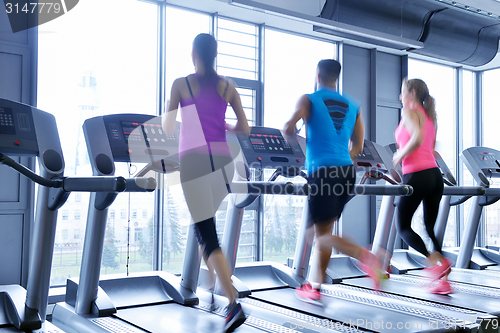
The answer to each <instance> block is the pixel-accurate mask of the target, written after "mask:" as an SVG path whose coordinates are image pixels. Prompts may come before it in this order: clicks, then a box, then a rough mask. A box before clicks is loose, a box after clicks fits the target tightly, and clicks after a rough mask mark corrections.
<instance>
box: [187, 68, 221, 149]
mask: <svg viewBox="0 0 500 333" xmlns="http://www.w3.org/2000/svg"><path fill="white" fill-rule="evenodd" d="M195 77H196V79H197V80H198V82H199V85H200V89H199V91H198V92H197V94H196V96H193V93H192V91H191V87H190V86H189V81H187V80H186V82H187V84H188V87H189V92H190V94H191V98H188V99H185V100H181V103H180V104H181V118H182V123H181V132H180V137H179V157H180V158H182V156H184V155H186V154H189V153H197V154H212V155H220V156H231V151H230V149H229V146H228V144H227V139H226V126H225V125H226V120H225V119H226V108H227V102H226V101H225V100H224V99H223V98H222V97H221V96H220V95H219V93H218V92H217V82H218V81H219V79H220V77H219V76H214V77H213V78H209V79H205V78H203V77H202V76H200V75H197V74H195Z"/></svg>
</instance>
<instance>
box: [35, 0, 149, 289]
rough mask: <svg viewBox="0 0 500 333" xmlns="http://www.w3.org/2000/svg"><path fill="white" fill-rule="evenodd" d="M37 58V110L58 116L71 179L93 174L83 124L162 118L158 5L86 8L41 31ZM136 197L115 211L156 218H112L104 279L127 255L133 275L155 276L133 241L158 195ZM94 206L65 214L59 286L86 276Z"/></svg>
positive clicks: (121, 0) (83, 204) (59, 238)
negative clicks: (101, 118)
mask: <svg viewBox="0 0 500 333" xmlns="http://www.w3.org/2000/svg"><path fill="white" fill-rule="evenodd" d="M96 8H99V10H96ZM110 13H112V14H110ZM38 58H39V59H38V107H39V108H40V109H42V110H44V111H47V112H50V113H52V114H54V115H55V117H56V120H57V124H58V128H59V135H60V138H61V142H62V146H63V153H64V158H65V163H66V168H65V175H66V176H90V175H91V174H92V171H91V167H90V164H89V160H88V157H87V150H86V145H85V139H84V137H83V133H82V129H81V128H82V124H83V121H84V120H85V119H87V118H90V117H94V116H98V115H105V114H112V113H131V112H132V113H146V114H156V113H157V110H156V99H157V98H156V96H157V94H156V77H157V6H156V5H152V4H148V3H144V2H140V1H135V0H108V1H104V2H103V1H99V0H88V1H83V2H81V3H79V4H78V6H77V7H75V9H73V10H72V11H71V12H70V13H69V14H68V15H64V16H62V17H60V18H58V19H57V20H53V21H51V22H49V23H47V24H44V25H42V26H40V27H39V51H38ZM140 168H141V166H140V165H136V166H134V167H133V169H140ZM115 174H116V175H121V176H125V177H128V176H129V172H128V170H127V167H126V166H124V165H117V170H116V173H115ZM131 198H132V200H129V198H128V195H127V194H121V195H119V196H118V197H117V199H116V200H115V202H114V204H113V205H112V206H111V207H112V208H111V209H110V210H111V211H117V212H122V211H124V212H131V211H132V210H133V209H139V208H140V209H144V208H145V207H151V208H149V209H148V211H149V212H151V214H149V215H148V216H146V217H141V218H135V219H133V221H132V220H131V221H128V220H127V219H123V220H122V219H119V217H120V215H118V216H115V215H114V214H111V215H109V216H108V223H107V230H106V242H105V250H104V253H105V255H104V258H103V261H102V273H103V274H104V273H119V272H125V270H126V261H127V250H128V251H129V252H130V264H129V269H130V270H131V271H144V270H150V269H151V264H150V263H151V261H152V260H151V254H150V253H146V252H145V251H141V243H140V239H141V238H140V237H138V238H137V241H136V240H135V239H134V235H135V232H136V231H137V232H141V230H144V229H141V228H145V227H147V226H148V223H149V221H150V220H152V219H153V215H152V212H153V211H154V210H153V204H154V201H153V200H154V195H153V194H151V193H149V194H131ZM88 202H89V194H88V193H82V194H81V195H75V194H72V195H71V196H70V198H69V199H68V201H67V203H66V204H65V206H64V208H63V210H64V211H67V212H68V214H59V218H58V226H57V232H56V244H55V251H54V259H53V268H52V276H51V284H53V285H54V284H64V283H65V282H66V279H67V278H68V277H77V276H79V274H80V262H81V251H82V246H83V239H84V237H83V233H84V230H85V226H86V221H87V211H88ZM125 214H126V215H128V214H127V213H125ZM117 217H118V218H117Z"/></svg>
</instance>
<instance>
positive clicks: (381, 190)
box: [353, 184, 413, 196]
mask: <svg viewBox="0 0 500 333" xmlns="http://www.w3.org/2000/svg"><path fill="white" fill-rule="evenodd" d="M412 193H413V187H411V186H410V185H390V186H387V185H371V184H366V185H362V184H357V185H355V186H354V193H353V194H355V195H402V196H409V195H412Z"/></svg>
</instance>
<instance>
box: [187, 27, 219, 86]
mask: <svg viewBox="0 0 500 333" xmlns="http://www.w3.org/2000/svg"><path fill="white" fill-rule="evenodd" d="M193 50H194V51H195V52H196V54H197V55H198V58H199V59H200V60H201V62H202V63H203V66H204V67H205V77H208V76H214V75H217V72H216V71H215V69H214V61H215V57H216V56H217V41H216V40H215V38H214V37H213V36H212V35H209V34H199V35H198V36H196V37H195V39H194V41H193Z"/></svg>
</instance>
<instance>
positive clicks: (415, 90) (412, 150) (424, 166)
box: [393, 78, 452, 294]
mask: <svg viewBox="0 0 500 333" xmlns="http://www.w3.org/2000/svg"><path fill="white" fill-rule="evenodd" d="M400 100H401V102H402V103H403V110H402V112H401V122H400V123H399V126H398V128H397V129H396V133H395V134H396V142H397V144H398V150H397V151H396V153H395V154H394V157H393V161H394V165H395V166H397V165H399V164H400V163H401V164H402V169H403V182H404V183H405V184H407V185H411V186H412V187H413V194H412V195H411V196H408V197H401V199H400V201H399V204H398V208H397V219H396V229H397V230H398V233H399V235H400V236H401V238H402V239H403V240H404V241H405V242H406V243H407V244H408V245H409V246H411V247H412V248H414V249H415V250H416V251H418V252H420V253H421V254H423V255H424V256H426V257H427V259H428V266H429V267H428V268H426V269H424V270H425V271H427V272H428V275H429V276H430V277H431V281H432V283H431V284H430V285H429V290H430V292H432V293H435V294H449V293H451V292H452V290H451V287H450V284H449V283H448V281H447V276H448V274H449V273H450V267H451V265H452V262H451V261H450V260H448V259H447V258H445V257H444V256H443V254H442V253H441V244H440V242H439V241H438V240H437V238H436V236H435V234H434V225H435V224H436V218H437V215H438V211H439V203H440V201H441V197H442V195H443V187H444V186H443V178H442V176H441V171H440V170H439V168H438V167H437V163H436V160H435V158H434V146H435V143H436V125H437V121H436V111H435V103H434V98H433V97H432V96H430V95H429V89H428V88H427V85H426V84H425V82H424V81H422V80H420V79H412V80H408V79H406V78H405V79H404V80H403V84H402V87H401V95H400ZM420 203H423V208H424V216H423V217H424V224H425V229H426V231H427V234H428V236H429V238H430V239H431V241H432V245H433V250H432V252H431V253H430V252H429V251H428V250H427V247H426V245H425V243H424V241H423V240H422V238H421V237H420V236H419V235H418V234H417V233H416V232H415V231H414V230H413V229H412V227H411V221H412V218H413V215H414V214H415V211H416V210H417V208H418V206H419V205H420Z"/></svg>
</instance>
